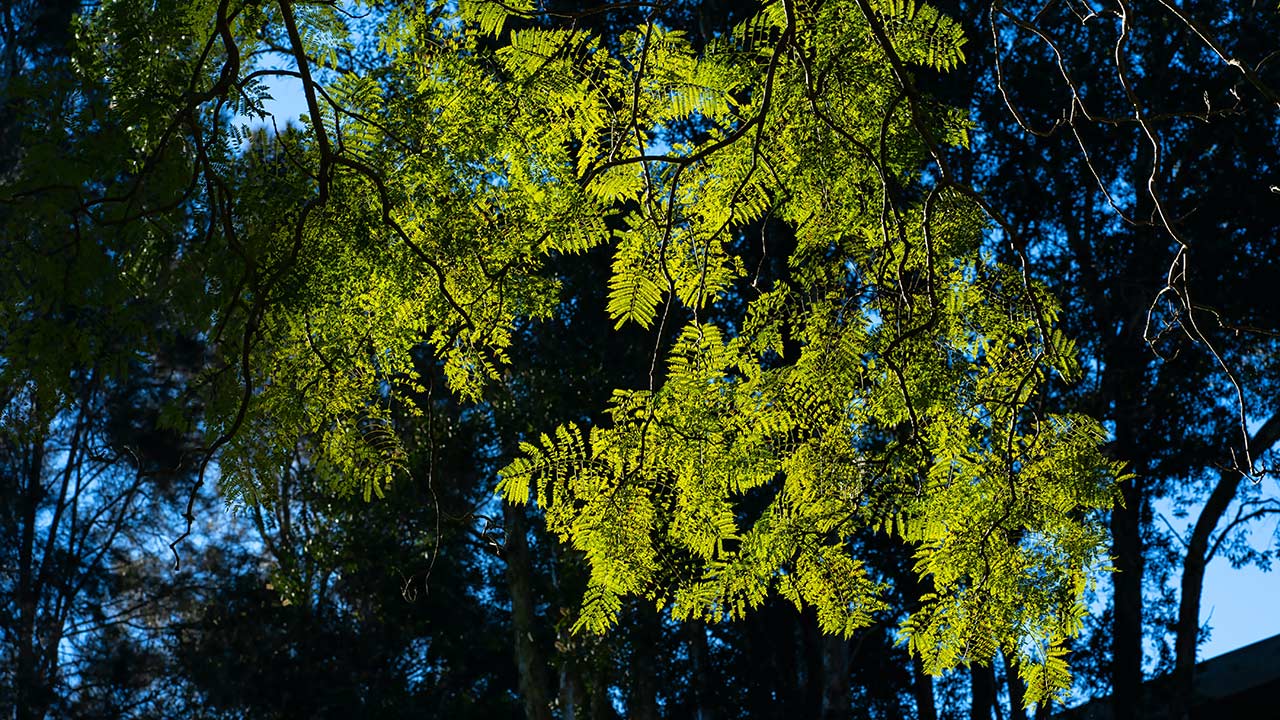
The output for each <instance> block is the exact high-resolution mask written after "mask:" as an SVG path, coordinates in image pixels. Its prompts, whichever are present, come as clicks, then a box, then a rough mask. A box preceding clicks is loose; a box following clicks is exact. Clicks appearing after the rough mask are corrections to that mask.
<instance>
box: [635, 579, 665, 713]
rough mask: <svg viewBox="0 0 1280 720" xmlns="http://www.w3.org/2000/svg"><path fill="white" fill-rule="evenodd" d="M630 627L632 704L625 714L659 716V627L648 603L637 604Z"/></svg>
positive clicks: (655, 615)
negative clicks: (657, 667)
mask: <svg viewBox="0 0 1280 720" xmlns="http://www.w3.org/2000/svg"><path fill="white" fill-rule="evenodd" d="M632 618H633V619H632V627H631V679H632V681H631V704H630V705H631V706H630V707H628V708H627V717H628V718H631V719H632V720H658V681H657V678H656V674H657V669H656V668H655V667H654V662H655V660H656V657H655V656H656V655H657V648H658V645H659V643H658V640H659V638H660V636H661V632H662V628H661V626H660V625H659V622H658V616H657V613H656V612H655V611H654V610H653V608H652V607H650V606H648V605H640V606H639V607H636V608H635V612H633V613H632Z"/></svg>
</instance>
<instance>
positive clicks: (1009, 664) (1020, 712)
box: [1001, 653, 1027, 720]
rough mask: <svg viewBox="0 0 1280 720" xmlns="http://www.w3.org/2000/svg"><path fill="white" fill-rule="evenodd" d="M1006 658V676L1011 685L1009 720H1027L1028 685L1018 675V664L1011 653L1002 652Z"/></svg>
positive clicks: (1002, 655) (1006, 680)
mask: <svg viewBox="0 0 1280 720" xmlns="http://www.w3.org/2000/svg"><path fill="white" fill-rule="evenodd" d="M1001 657H1002V658H1003V659H1004V677H1005V682H1006V683H1007V684H1008V686H1009V720H1027V709H1026V708H1025V707H1023V702H1024V700H1025V698H1026V697H1027V686H1026V685H1023V684H1022V678H1020V677H1018V666H1017V665H1016V663H1015V661H1014V659H1013V658H1012V657H1010V656H1009V653H1001Z"/></svg>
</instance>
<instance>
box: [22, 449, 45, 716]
mask: <svg viewBox="0 0 1280 720" xmlns="http://www.w3.org/2000/svg"><path fill="white" fill-rule="evenodd" d="M25 454H26V460H27V463H26V467H25V468H23V470H24V474H25V475H26V478H25V480H26V487H24V488H23V492H22V494H21V496H20V497H21V502H22V519H21V520H20V521H19V522H20V527H21V530H20V532H21V538H20V540H19V545H18V588H17V591H18V592H17V599H18V618H17V620H18V647H17V653H16V654H17V657H16V658H15V661H16V662H15V664H16V667H15V668H14V670H15V680H16V683H17V688H16V691H17V701H18V707H17V708H16V710H17V712H16V717H17V720H39V719H40V718H43V717H44V716H45V711H44V706H45V703H46V702H47V699H46V694H47V693H46V691H45V687H44V685H45V683H44V681H43V678H42V677H41V674H40V672H39V664H40V657H39V644H38V642H37V639H36V614H37V613H38V612H39V609H40V588H39V586H38V583H37V577H38V574H39V573H38V572H37V570H36V558H35V534H36V515H37V513H38V511H39V508H40V502H41V501H42V499H43V496H44V484H43V479H44V439H43V438H42V437H39V436H38V435H37V437H34V438H32V439H31V442H30V444H29V445H28V447H27V452H26V453H25Z"/></svg>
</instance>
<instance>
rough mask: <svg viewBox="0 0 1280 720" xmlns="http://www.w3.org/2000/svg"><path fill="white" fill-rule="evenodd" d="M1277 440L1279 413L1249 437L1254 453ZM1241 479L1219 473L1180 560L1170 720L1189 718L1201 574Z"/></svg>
mask: <svg viewBox="0 0 1280 720" xmlns="http://www.w3.org/2000/svg"><path fill="white" fill-rule="evenodd" d="M1278 440H1280V412H1276V413H1275V414H1273V415H1272V416H1271V417H1270V418H1268V419H1267V421H1266V422H1265V423H1263V425H1262V427H1260V428H1258V432H1256V433H1254V435H1253V437H1252V438H1250V439H1249V447H1250V450H1251V453H1252V454H1254V455H1256V454H1258V453H1260V452H1262V451H1263V450H1265V449H1267V448H1270V447H1271V446H1272V445H1274V444H1275V443H1276V442H1277V441H1278ZM1242 480H1244V475H1242V474H1240V473H1239V472H1236V471H1234V470H1225V471H1223V472H1222V473H1221V476H1220V477H1219V479H1218V483H1217V484H1216V485H1215V486H1214V488H1213V491H1212V492H1211V493H1209V499H1208V500H1206V501H1205V504H1204V507H1203V508H1202V509H1201V510H1200V516H1199V517H1198V518H1196V524H1195V528H1194V529H1193V530H1192V531H1191V539H1190V541H1188V543H1187V554H1186V557H1185V558H1184V559H1183V562H1182V594H1181V597H1180V598H1179V602H1178V624H1177V627H1176V629H1175V636H1174V643H1173V647H1174V666H1173V693H1172V695H1171V698H1170V708H1169V710H1170V713H1169V717H1170V718H1172V719H1173V720H1189V718H1190V717H1191V706H1192V703H1193V701H1194V700H1195V696H1194V684H1195V672H1196V649H1197V647H1198V645H1199V640H1200V593H1201V592H1202V591H1203V590H1204V573H1205V569H1206V568H1207V567H1208V565H1209V560H1210V559H1211V556H1212V550H1211V549H1210V547H1209V542H1210V540H1212V539H1213V531H1214V530H1215V529H1217V527H1218V523H1220V522H1221V521H1222V516H1223V515H1224V514H1226V512H1227V508H1228V507H1230V505H1231V501H1232V500H1233V499H1234V498H1235V496H1236V491H1237V490H1238V489H1239V487H1240V482H1241V481H1242Z"/></svg>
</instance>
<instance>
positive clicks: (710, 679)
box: [681, 620, 718, 720]
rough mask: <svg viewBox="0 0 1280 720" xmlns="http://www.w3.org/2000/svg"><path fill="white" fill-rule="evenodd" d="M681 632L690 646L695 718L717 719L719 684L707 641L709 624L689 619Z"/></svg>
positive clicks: (704, 719) (700, 719) (697, 719)
mask: <svg viewBox="0 0 1280 720" xmlns="http://www.w3.org/2000/svg"><path fill="white" fill-rule="evenodd" d="M681 632H682V633H683V634H684V636H685V641H686V643H687V644H688V646H689V664H690V665H691V666H692V667H691V669H692V670H693V678H692V679H691V681H690V684H691V685H692V686H693V688H692V689H693V705H694V711H693V717H694V720H716V694H715V688H716V687H717V685H718V682H717V680H716V672H715V668H714V667H713V666H712V664H711V649H710V647H709V646H708V643H707V626H706V624H705V623H703V622H702V621H700V620H689V621H687V622H685V623H684V625H682V626H681Z"/></svg>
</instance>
